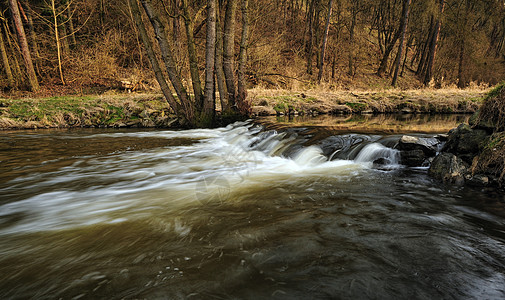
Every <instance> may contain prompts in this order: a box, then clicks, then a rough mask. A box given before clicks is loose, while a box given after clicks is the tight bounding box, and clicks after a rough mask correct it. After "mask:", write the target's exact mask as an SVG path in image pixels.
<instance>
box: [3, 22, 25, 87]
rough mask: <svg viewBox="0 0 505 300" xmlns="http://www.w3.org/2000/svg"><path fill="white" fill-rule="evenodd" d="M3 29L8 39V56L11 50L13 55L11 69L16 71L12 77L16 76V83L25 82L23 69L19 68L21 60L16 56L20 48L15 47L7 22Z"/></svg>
mask: <svg viewBox="0 0 505 300" xmlns="http://www.w3.org/2000/svg"><path fill="white" fill-rule="evenodd" d="M3 29H4V32H5V38H6V39H7V45H8V49H7V54H8V53H9V49H10V50H11V51H10V53H11V54H12V55H11V67H12V68H11V69H14V70H13V74H12V75H13V76H14V81H15V82H19V81H20V80H21V81H22V80H23V73H22V72H21V67H20V66H19V60H18V58H17V55H16V54H17V52H16V50H18V51H19V46H17V45H14V43H13V41H12V38H11V37H12V33H11V32H10V31H9V27H8V26H7V24H6V22H4V24H3Z"/></svg>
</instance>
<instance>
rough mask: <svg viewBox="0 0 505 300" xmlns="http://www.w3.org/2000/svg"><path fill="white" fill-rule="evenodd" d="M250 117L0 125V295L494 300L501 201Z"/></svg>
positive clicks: (339, 137)
mask: <svg viewBox="0 0 505 300" xmlns="http://www.w3.org/2000/svg"><path fill="white" fill-rule="evenodd" d="M328 121H329V120H328ZM334 121H336V120H334ZM325 122H326V121H325ZM262 123H263V124H266V125H264V126H257V125H253V124H248V123H245V124H235V125H234V126H229V127H227V128H218V129H209V130H185V131H168V130H149V131H131V130H123V131H116V130H61V131H59V130H55V131H14V132H0V145H1V146H0V239H1V244H0V266H1V272H0V298H2V299H26V298H31V299H55V298H56V299H58V298H63V299H71V298H75V299H123V298H125V299H139V298H141V299H144V298H145V299H158V298H160V299H262V298H268V299H335V298H343V299H356V298H372V299H392V298H402V299H403V298H422V299H424V298H426V299H433V298H454V299H465V298H478V299H499V298H503V297H505V250H504V249H505V213H504V207H505V199H504V196H503V194H500V193H498V192H496V191H491V190H479V189H472V188H458V187H454V186H445V185H442V184H440V183H438V182H435V181H432V180H431V179H430V178H428V177H427V176H426V169H423V168H417V169H408V168H405V167H403V166H401V165H398V163H397V160H396V157H397V152H396V150H394V149H392V146H393V145H394V143H395V142H396V141H397V140H398V139H399V137H400V135H399V133H401V131H396V129H394V131H392V132H394V133H395V134H384V132H388V131H387V128H383V130H377V131H376V132H372V131H373V130H371V131H366V132H361V131H360V130H356V131H352V130H351V131H345V130H341V129H338V130H337V129H335V128H333V127H327V126H326V125H325V126H326V127H323V126H322V125H321V126H319V125H316V126H314V125H310V124H306V123H305V124H300V123H295V124H293V123H289V124H284V123H275V124H273V123H271V122H270V123H265V122H262ZM456 125H457V124H456ZM423 126H427V127H426V128H430V126H429V125H426V124H425V125H423ZM437 126H438V125H437ZM265 127H266V129H265ZM370 127H372V126H370ZM432 127H435V125H433V126H432ZM406 131H408V130H406ZM444 131H445V130H444ZM430 132H432V131H430ZM378 157H387V158H388V159H389V160H390V161H391V164H390V165H389V166H387V167H386V168H381V169H377V168H374V166H373V164H372V163H371V162H372V161H373V160H374V159H376V158H378ZM330 158H331V159H330Z"/></svg>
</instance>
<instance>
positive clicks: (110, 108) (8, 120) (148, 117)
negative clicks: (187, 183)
mask: <svg viewBox="0 0 505 300" xmlns="http://www.w3.org/2000/svg"><path fill="white" fill-rule="evenodd" d="M173 119H174V118H173V116H172V115H170V111H169V108H168V106H167V104H166V102H165V100H164V99H163V97H162V96H161V95H157V94H112V95H100V96H96V95H95V96H60V97H50V98H35V99H32V98H24V99H5V98H3V99H0V128H2V129H28V128H65V127H156V126H158V127H168V126H169V125H170V124H171V123H172V121H173Z"/></svg>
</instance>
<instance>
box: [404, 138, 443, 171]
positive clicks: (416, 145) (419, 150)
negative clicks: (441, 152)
mask: <svg viewBox="0 0 505 300" xmlns="http://www.w3.org/2000/svg"><path fill="white" fill-rule="evenodd" d="M439 145H440V140H438V139H436V138H423V137H416V136H410V135H404V136H402V137H401V138H400V140H399V141H398V144H397V145H396V146H395V148H396V149H398V150H400V162H401V164H402V165H406V166H409V167H419V166H422V165H423V164H424V163H425V162H426V161H427V160H428V159H429V158H430V157H434V156H435V155H436V153H437V150H438V148H439Z"/></svg>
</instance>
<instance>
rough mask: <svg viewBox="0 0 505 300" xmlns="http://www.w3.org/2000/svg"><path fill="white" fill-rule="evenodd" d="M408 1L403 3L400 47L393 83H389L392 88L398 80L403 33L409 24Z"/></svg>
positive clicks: (403, 40) (403, 39) (403, 41)
mask: <svg viewBox="0 0 505 300" xmlns="http://www.w3.org/2000/svg"><path fill="white" fill-rule="evenodd" d="M410 1H411V0H404V1H403V15H402V21H401V22H400V23H402V27H401V31H402V36H401V38H400V45H398V55H397V58H396V61H395V64H396V67H395V74H394V75H393V81H392V83H391V85H392V86H396V81H397V80H398V72H399V71H400V62H401V60H402V52H403V44H404V43H405V32H406V31H407V24H408V22H409V9H410Z"/></svg>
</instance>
